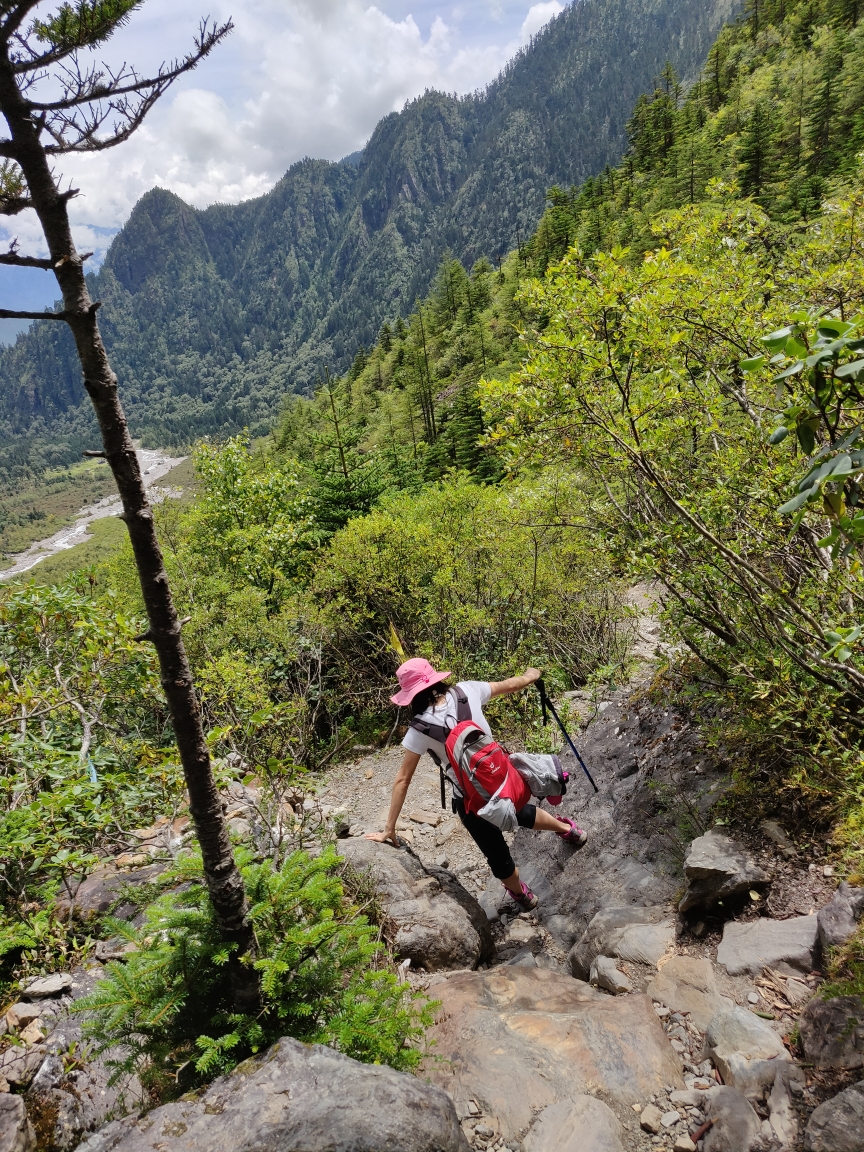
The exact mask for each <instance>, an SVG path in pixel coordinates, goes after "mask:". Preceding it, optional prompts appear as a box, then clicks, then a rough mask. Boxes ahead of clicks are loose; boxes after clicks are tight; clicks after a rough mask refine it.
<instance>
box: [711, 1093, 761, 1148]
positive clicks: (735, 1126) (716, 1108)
mask: <svg viewBox="0 0 864 1152" xmlns="http://www.w3.org/2000/svg"><path fill="white" fill-rule="evenodd" d="M706 1095H707V1096H708V1101H707V1104H706V1107H705V1116H706V1118H707V1119H708V1120H710V1121H712V1125H711V1128H710V1129H709V1131H708V1134H707V1136H706V1137H705V1143H704V1144H703V1145H702V1148H703V1150H704V1152H750V1149H751V1148H754V1147H755V1146H756V1144H757V1141H759V1140H760V1139H761V1130H762V1125H761V1122H760V1120H759V1117H758V1116H757V1115H756V1112H755V1111H754V1110H753V1106H752V1105H751V1104H750V1102H749V1100H747V1099H745V1097H744V1096H742V1094H741V1093H740V1092H737V1091H736V1090H735V1089H734V1088H728V1087H726V1088H713V1089H712V1090H711V1091H710V1092H708V1093H706Z"/></svg>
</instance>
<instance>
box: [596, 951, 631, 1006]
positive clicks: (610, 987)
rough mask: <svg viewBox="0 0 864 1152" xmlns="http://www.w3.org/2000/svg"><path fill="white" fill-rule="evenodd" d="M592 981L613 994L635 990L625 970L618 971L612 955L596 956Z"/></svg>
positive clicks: (618, 994) (619, 994)
mask: <svg viewBox="0 0 864 1152" xmlns="http://www.w3.org/2000/svg"><path fill="white" fill-rule="evenodd" d="M590 983H592V984H596V985H597V987H598V988H602V989H603V990H604V992H611V993H612V995H613V996H621V995H622V994H623V993H625V992H632V991H633V985H632V984H631V983H630V981H629V980H628V979H627V977H626V976H625V975H624V973H623V972H619V971H618V969H617V968H616V967H615V961H614V960H613V959H612V957H611V956H595V957H594V959H593V960H592V962H591V980H590Z"/></svg>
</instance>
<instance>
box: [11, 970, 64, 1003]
mask: <svg viewBox="0 0 864 1152" xmlns="http://www.w3.org/2000/svg"><path fill="white" fill-rule="evenodd" d="M71 991H72V977H71V975H70V974H69V973H68V972H55V973H54V975H53V976H36V977H34V978H33V979H32V980H25V981H24V982H23V983H22V984H21V995H22V996H23V997H24V999H25V1000H45V999H47V998H48V997H52V996H64V995H66V994H67V993H69V992H71Z"/></svg>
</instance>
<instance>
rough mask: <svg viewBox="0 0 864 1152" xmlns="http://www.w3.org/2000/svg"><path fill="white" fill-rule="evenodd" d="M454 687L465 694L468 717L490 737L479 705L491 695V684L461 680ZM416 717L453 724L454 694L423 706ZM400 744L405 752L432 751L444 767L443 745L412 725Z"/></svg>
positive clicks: (454, 724)
mask: <svg viewBox="0 0 864 1152" xmlns="http://www.w3.org/2000/svg"><path fill="white" fill-rule="evenodd" d="M457 687H459V688H461V689H462V691H463V692H464V693H465V695H466V696H467V697H468V705H469V707H470V709H471V719H472V720H473V721H474V723H475V724H478V725H479V726H480V727H481V728H482V729H483V731H484V732H485V733H486V735H487V736H489V737H490V738H491V736H492V729H491V728H490V727H489V722H488V721H487V719H486V717H485V716H484V715H483V705H484V704H485V703H486V701H487V700H488V699H489V698H490V696H491V695H492V689H491V687H490V686H489V685H488V684H487V683H486V681H485V680H462V681H460V682H459V684H458V685H457ZM416 719H417V720H423V721H425V722H426V723H428V724H443V725H445V726H446V727H447V728H455V727H456V723H457V721H456V698H455V696H454V694H453V693H452V692H448V693H447V699H446V701H445V702H444V703H442V704H438V705H436V706H435V707H434V708H427V709H426V711H425V712H421V713H420V715H419V716H417V717H416ZM402 747H403V748H407V749H408V751H409V752H416V753H417V754H418V755H419V756H422V755H423V753H424V752H435V753H436V754H437V756H438V757H439V759H440V760H441V763H442V764H443V765H444V767H445V768H446V767H447V749H446V748H445V747H444V745H443V744H442V743H441V741H440V740H433V739H432V738H431V736H424V735H423V733H422V732H418V731H417V729H416V728H409V729H408V731H407V732H406V733H405V739H404V740H403V741H402Z"/></svg>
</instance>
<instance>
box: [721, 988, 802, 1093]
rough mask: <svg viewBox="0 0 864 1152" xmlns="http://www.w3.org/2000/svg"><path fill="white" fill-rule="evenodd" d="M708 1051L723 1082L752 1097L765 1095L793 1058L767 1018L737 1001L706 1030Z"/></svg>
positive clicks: (724, 1008)
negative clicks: (781, 1068)
mask: <svg viewBox="0 0 864 1152" xmlns="http://www.w3.org/2000/svg"><path fill="white" fill-rule="evenodd" d="M705 1051H706V1052H707V1053H708V1055H709V1056H710V1057H711V1058H712V1060H713V1061H714V1063H715V1064H716V1066H717V1069H718V1071H719V1072H720V1075H721V1076H722V1077H723V1083H724V1084H728V1085H729V1086H730V1087H732V1088H737V1089H738V1090H739V1091H740V1092H742V1093H743V1094H744V1095H745V1096H747V1097H749V1098H750V1099H752V1100H755V1099H759V1098H760V1097H761V1096H763V1095H764V1093H765V1089H766V1088H768V1087H769V1086H770V1085H771V1084H773V1083H774V1078H775V1076H776V1075H777V1069H778V1067H779V1065H780V1064H782V1063H785V1062H787V1061H789V1060H790V1059H791V1058H790V1056H789V1053H788V1052H787V1051H786V1049H785V1047H784V1046H783V1041H782V1040H781V1039H780V1037H779V1036H778V1035H777V1033H776V1032H775V1031H774V1029H773V1028H771V1027H770V1025H769V1024H768V1023H767V1021H765V1020H762V1019H760V1018H759V1017H758V1016H756V1015H754V1013H752V1012H749V1011H748V1010H747V1009H746V1008H741V1007H740V1006H739V1005H737V1004H729V1005H724V1006H723V1007H722V1008H721V1009H720V1010H719V1011H718V1012H717V1013H716V1014H715V1016H714V1017H713V1018H712V1020H711V1022H710V1023H709V1025H708V1029H707V1031H706V1033H705Z"/></svg>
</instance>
